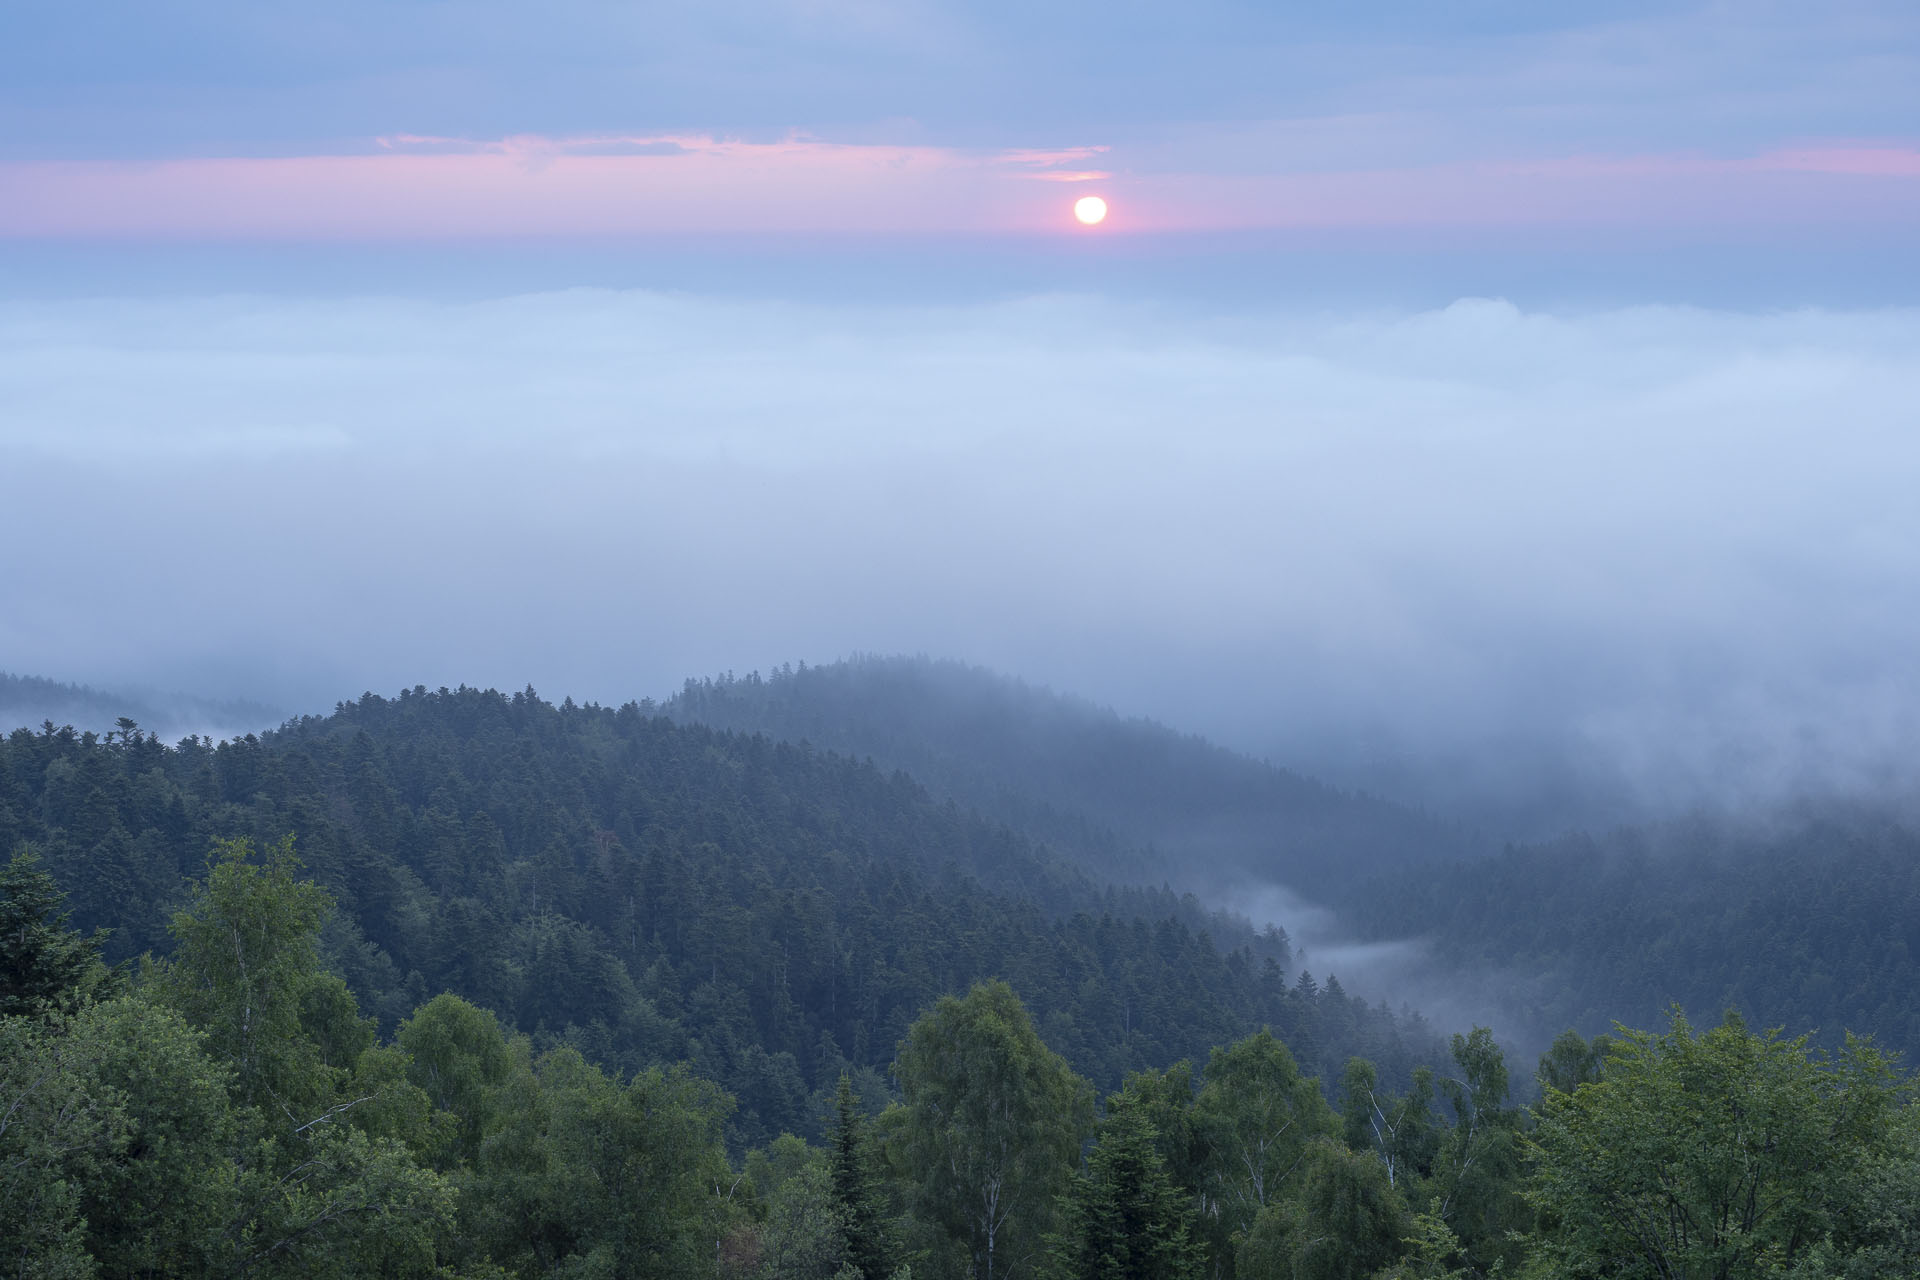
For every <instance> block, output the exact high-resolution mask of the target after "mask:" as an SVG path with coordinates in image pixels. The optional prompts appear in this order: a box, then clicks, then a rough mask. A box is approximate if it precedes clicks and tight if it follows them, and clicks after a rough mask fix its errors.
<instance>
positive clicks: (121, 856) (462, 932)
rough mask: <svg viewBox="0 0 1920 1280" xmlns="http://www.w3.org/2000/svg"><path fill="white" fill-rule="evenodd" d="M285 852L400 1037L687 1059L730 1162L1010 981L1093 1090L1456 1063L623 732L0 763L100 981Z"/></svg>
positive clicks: (529, 717)
mask: <svg viewBox="0 0 1920 1280" xmlns="http://www.w3.org/2000/svg"><path fill="white" fill-rule="evenodd" d="M288 834H291V835H292V836H293V838H294V848H295V849H296V850H297V852H298V854H299V856H300V858H301V859H302V860H303V862H304V863H305V865H306V866H307V868H308V870H309V874H310V875H311V876H312V877H313V879H314V880H315V881H316V882H317V883H318V884H320V885H321V886H322V887H324V888H325V889H326V890H327V891H328V892H329V893H330V894H331V895H332V896H333V898H334V899H335V901H336V902H337V903H338V904H339V910H338V913H337V914H336V916H335V917H334V918H333V921H332V923H331V924H330V925H329V927H328V931H327V934H326V936H325V938H324V940H323V941H324V946H325V954H326V956H327V959H328V962H329V964H331V965H332V966H333V967H334V969H335V970H336V971H337V972H339V973H340V974H341V975H342V976H343V977H345V979H346V980H347V982H348V983H349V985H350V987H351V988H352V990H353V991H354V993H355V995H356V998H357V999H358V1000H359V1001H360V1002H361V1004H362V1006H363V1007H364V1008H365V1009H367V1010H368V1011H369V1012H370V1013H372V1014H373V1015H374V1016H376V1018H377V1019H378V1020H379V1023H380V1025H381V1027H382V1028H383V1029H390V1028H391V1027H392V1026H393V1025H395V1023H396V1022H397V1021H398V1020H399V1019H400V1018H401V1017H403V1016H404V1015H405V1014H406V1013H407V1012H408V1011H409V1010H411V1009H412V1008H413V1007H415V1006H416V1005H417V1004H418V1003H419V1002H420V1001H421V1000H423V999H424V998H426V997H427V996H429V995H431V994H434V993H437V992H440V991H450V992H453V993H455V994H458V995H460V996H462V997H464V998H466V999H469V1000H472V1001H474V1002H476V1003H478V1004H480V1005H483V1006H485V1007H486V1008H489V1009H492V1010H495V1011H497V1012H498V1014H499V1015H500V1016H501V1017H502V1018H504V1019H506V1021H507V1022H508V1024H509V1026H511V1027H513V1028H515V1029H518V1030H522V1031H525V1032H526V1033H528V1034H529V1035H531V1036H532V1037H534V1040H535V1042H536V1043H537V1044H539V1045H541V1046H543V1047H544V1046H546V1045H548V1044H551V1043H558V1042H562V1041H564V1042H565V1043H568V1044H572V1045H574V1046H575V1047H577V1048H579V1049H580V1050H581V1051H582V1052H583V1053H585V1054H586V1055H587V1056H588V1057H589V1058H590V1059H592V1060H593V1061H595V1062H597V1063H600V1064H602V1065H605V1066H607V1067H608V1068H609V1069H619V1070H632V1069H636V1068H638V1067H641V1066H644V1065H646V1064H649V1063H654V1062H660V1061H680V1060H686V1061H689V1062H690V1063H692V1064H693V1067H694V1069H695V1070H696V1071H697V1072H698V1073H699V1074H700V1075H702V1076H703V1077H704V1078H707V1079H710V1080H713V1081H715V1082H717V1083H719V1084H721V1085H722V1086H724V1087H725V1088H726V1089H727V1090H728V1091H729V1092H730V1093H731V1094H732V1095H733V1096H734V1098H735V1099H736V1100H737V1104H738V1105H737V1108H736V1110H735V1111H734V1113H733V1115H732V1117H731V1118H730V1120H729V1122H728V1123H729V1134H730V1139H731V1140H732V1141H733V1143H734V1145H735V1146H736V1148H738V1147H740V1146H742V1145H748V1144H753V1143H757V1142H760V1141H764V1140H765V1139H766V1138H769V1137H771V1136H774V1135H777V1134H778V1133H780V1132H781V1131H783V1130H789V1131H792V1132H795V1133H801V1134H808V1135H817V1134H818V1132H819V1131H820V1130H819V1126H820V1124H821V1123H822V1117H823V1116H824V1114H825V1107H826V1102H827V1101H828V1099H829V1097H830V1094H831V1091H832V1089H833V1087H834V1083H835V1081H836V1080H837V1078H838V1077H839V1075H840V1074H841V1073H842V1072H843V1071H852V1072H854V1073H855V1078H856V1080H857V1081H858V1082H859V1083H860V1085H861V1088H862V1092H863V1093H865V1094H866V1095H867V1096H869V1097H871V1098H873V1099H874V1100H875V1101H876V1102H877V1101H878V1100H879V1099H880V1097H881V1096H882V1095H883V1094H884V1091H885V1089H884V1085H883V1084H882V1083H881V1080H880V1077H879V1076H878V1075H877V1074H876V1073H877V1072H879V1071H880V1070H881V1069H883V1068H884V1067H885V1065H886V1063H887V1062H888V1061H890V1060H891V1058H892V1056H893V1050H894V1045H895V1043H896V1042H897V1041H898V1040H899V1038H900V1037H901V1036H902V1035H903V1034H904V1033H905V1030H906V1027H907V1025H908V1023H909V1022H911V1020H912V1019H913V1018H914V1017H915V1016H916V1015H917V1014H918V1013H919V1011H920V1010H921V1009H922V1008H924V1007H925V1006H926V1005H927V1004H928V1003H930V1002H931V1001H932V1000H934V999H936V998H937V997H938V996H940V995H941V994H944V993H948V992H953V991H959V990H964V989H966V987H967V986H968V985H969V984H970V983H972V982H973V981H975V980H977V979H981V978H986V977H999V978H1003V979H1005V980H1007V981H1009V982H1012V983H1014V984H1015V985H1016V986H1017V987H1018V988H1019V990H1021V991H1022V993H1023V994H1024V997H1025V998H1026V999H1027V1000H1028V1001H1029V1002H1030V1003H1031V1006H1032V1009H1033V1012H1034V1016H1035V1017H1036V1018H1037V1019H1038V1021H1039V1023H1040V1025H1041V1026H1042V1027H1043V1028H1044V1030H1045V1032H1046V1034H1047V1036H1048V1038H1049V1042H1050V1043H1052V1044H1054V1045H1055V1046H1056V1048H1057V1049H1058V1050H1059V1051H1060V1052H1062V1053H1063V1054H1065V1055H1066V1057H1067V1058H1068V1060H1069V1061H1070V1062H1072V1063H1073V1065H1074V1067H1075V1069H1076V1070H1079V1071H1080V1072H1082V1073H1083V1074H1085V1075H1087V1076H1088V1077H1089V1078H1091V1079H1093V1080H1094V1081H1096V1082H1097V1083H1099V1084H1100V1085H1102V1086H1103V1087H1113V1086H1117V1085H1118V1084H1119V1082H1120V1081H1121V1079H1122V1078H1123V1077H1124V1076H1125V1074H1126V1073H1127V1072H1129V1071H1133V1070H1139V1069H1143V1068H1147V1067H1158V1066H1164V1065H1166V1064H1167V1063H1169V1062H1173V1061H1175V1060H1177V1059H1180V1058H1183V1057H1190V1056H1193V1055H1195V1054H1199V1053H1203V1052H1204V1051H1205V1050H1206V1048H1207V1047H1208V1046H1210V1045H1213V1044H1217V1043H1221V1042H1224V1041H1227V1040H1230V1039H1233V1038H1235V1037H1237V1036H1239V1035H1242V1034H1245V1033H1246V1032H1248V1031H1250V1030H1253V1029H1255V1028H1258V1027H1261V1026H1271V1027H1273V1028H1274V1029H1275V1030H1276V1032H1279V1033H1282V1034H1284V1035H1285V1036H1286V1038H1287V1040H1288V1042H1289V1043H1290V1044H1291V1045H1293V1046H1294V1047H1295V1050H1296V1052H1297V1053H1298V1055H1299V1057H1300V1059H1301V1061H1302V1062H1303V1063H1305V1064H1306V1067H1307V1069H1308V1070H1309V1071H1311V1072H1313V1073H1315V1074H1316V1075H1318V1076H1320V1077H1321V1078H1323V1079H1329V1080H1330V1079H1332V1078H1333V1077H1334V1076H1335V1075H1337V1073H1338V1071H1339V1070H1340V1068H1341V1065H1342V1064H1343V1063H1344V1062H1345V1061H1346V1059H1347V1058H1348V1057H1350V1056H1353V1055H1356V1054H1358V1055H1360V1056H1364V1057H1367V1058H1369V1059H1372V1060H1374V1061H1376V1062H1378V1063H1380V1065H1381V1067H1382V1069H1383V1070H1384V1071H1385V1072H1387V1073H1388V1075H1389V1077H1390V1078H1392V1079H1395V1080H1402V1081H1403V1080H1405V1079H1407V1078H1408V1076H1409V1073H1410V1072H1411V1071H1412V1070H1413V1069H1414V1067H1415V1066H1416V1065H1417V1064H1418V1063H1419V1062H1420V1061H1423V1060H1428V1059H1431V1058H1432V1057H1433V1055H1434V1053H1435V1052H1436V1046H1437V1044H1438V1040H1437V1037H1436V1035H1435V1033H1434V1032H1433V1031H1432V1030H1431V1029H1430V1028H1428V1027H1427V1026H1426V1025H1425V1023H1424V1022H1423V1021H1422V1020H1421V1019H1419V1017H1418V1016H1417V1015H1403V1016H1396V1015H1394V1014H1392V1013H1389V1012H1388V1011H1387V1010H1386V1009H1385V1008H1382V1007H1380V1006H1379V1005H1369V1004H1366V1003H1364V1002H1362V1001H1360V1000H1358V999H1356V998H1353V997H1350V996H1349V995H1347V993H1346V992H1345V991H1343V990H1342V988H1341V986H1340V984H1339V982H1338V978H1337V975H1332V974H1323V975H1320V977H1319V978H1318V979H1316V978H1315V977H1314V976H1313V975H1311V974H1304V973H1298V972H1294V971H1292V970H1291V968H1290V964H1289V961H1290V952H1289V948H1288V943H1287V940H1286V938H1285V936H1284V935H1283V934H1281V933H1279V932H1278V931H1275V930H1266V931H1260V932H1256V931H1254V930H1253V929H1251V928H1250V927H1249V926H1248V925H1247V924H1246V923H1245V922H1244V921H1237V920H1235V919H1233V918H1231V917H1226V916H1220V915H1216V914H1213V913H1209V912H1207V911H1205V910H1204V909H1202V908H1201V907H1200V906H1199V904H1198V903H1196V902H1195V901H1194V900H1193V899H1191V898H1188V897H1183V896H1178V895H1175V894H1173V893H1171V892H1168V891H1166V890H1151V889H1128V888H1124V887H1115V886H1112V885H1103V884H1100V883H1098V882H1096V881H1095V880H1093V879H1092V878H1090V877H1089V876H1087V875H1086V874H1085V873H1083V872H1081V871H1079V870H1076V869H1075V868H1074V867H1072V866H1070V865H1068V864H1067V863H1065V862H1063V861H1061V860H1060V859H1058V858H1056V857H1054V856H1052V855H1051V854H1050V853H1049V851H1048V850H1047V849H1046V848H1045V847H1044V846H1040V845H1036V844H1035V843H1033V842H1031V841H1029V840H1027V839H1025V838H1024V837H1022V836H1020V835H1018V834H1016V833H1015V832H1013V831H1011V830H1009V829H1008V828H1006V827H1005V826H1003V825H999V824H995V823H992V822H989V821H986V820H984V819H981V818H978V817H975V816H973V815H972V814H970V813H968V812H966V811H963V810H961V809H959V808H957V807H955V806H953V805H951V804H944V803H939V802H936V801H935V800H933V799H932V798H930V797H929V796H928V794H927V793H926V792H925V791H924V790H923V789H922V788H921V787H920V786H919V785H918V784H917V783H916V782H914V781H913V780H911V779H909V778H907V777H906V776H905V775H903V774H891V775H889V774H884V773H882V772H881V771H880V770H878V769H877V768H875V767H874V766H873V765H871V764H868V763H855V762H853V761H851V760H848V759H846V758H844V757H840V756H836V755H832V754H826V753H818V752H814V751H811V750H808V749H805V748H801V747H795V746H789V745H782V744H777V743H774V742H771V741H769V740H767V739H766V738H763V737H743V736H740V735H734V734H725V733H720V732H716V731H714V730H711V729H706V728H702V727H698V726H682V725H676V724H674V723H672V722H670V721H668V720H666V719H664V718H662V717H658V716H648V715H646V714H644V713H643V712H642V711H641V710H640V709H639V708H638V707H635V706H632V705H629V706H627V707H623V708H621V709H619V710H611V709H606V708H598V707H581V706H576V705H574V704H572V703H571V702H565V703H562V704H561V705H559V706H557V707H556V706H553V705H551V704H548V703H546V702H544V701H542V700H540V699H539V698H538V697H536V696H534V695H532V694H531V692H523V693H520V694H516V695H513V696H512V697H507V696H503V695H501V694H498V693H492V692H480V691H477V690H470V689H462V690H457V691H441V692H438V693H429V692H427V691H426V690H412V691H408V692H405V693H403V694H402V695H401V696H400V697H398V698H395V699H384V698H378V697H373V696H368V697H365V698H362V699H361V700H359V701H358V702H355V703H351V704H346V705H343V706H341V707H340V708H339V709H338V710H337V711H336V712H335V713H334V714H333V715H331V716H328V717H324V718H310V719H307V720H302V721H298V722H294V723H290V724H289V725H287V726H286V727H285V728H283V729H282V730H280V731H278V732H275V733H272V734H269V735H267V736H266V737H265V738H256V737H252V736H249V737H247V738H243V739H239V740H230V741H226V742H222V743H220V744H218V745H215V744H212V743H208V742H206V741H204V740H198V739H192V740H188V741H185V742H183V743H181V744H180V745H179V746H177V747H168V746H166V745H165V744H163V743H160V742H158V741H156V740H155V739H154V738H152V737H151V736H149V735H146V734H144V733H143V732H142V731H140V730H139V729H138V727H137V726H129V727H127V728H124V729H119V730H115V731H112V732H110V733H108V734H106V735H104V736H100V737H96V736H94V735H91V734H76V733H73V732H71V731H67V730H59V729H52V728H50V727H49V728H43V729H41V730H40V731H38V732H31V731H26V730H20V731H16V732H15V733H13V734H12V735H10V736H9V737H8V738H7V739H6V740H5V742H4V744H0V847H9V848H10V847H12V846H13V845H15V844H17V843H19V842H23V841H24V842H28V843H30V844H32V845H33V846H34V847H36V848H38V849H39V850H41V852H42V854H43V856H44V857H45V859H46V862H47V865H48V866H49V867H50V868H51V869H52V871H53V873H54V875H55V876H56V878H57V879H58V880H59V882H60V883H61V884H62V886H63V887H64V888H65V889H66V890H67V891H68V892H69V893H70V895H71V898H70V904H71V908H72V911H73V916H74V919H75V920H76V922H78V923H79V924H80V925H81V926H82V927H83V928H87V929H93V928H97V927H105V928H109V929H111V930H112V933H111V936H110V937H109V939H108V941H107V955H108V958H109V959H111V960H120V959H125V958H128V957H132V956H135V955H138V954H140V953H143V952H147V951H154V952H164V951H165V949H166V947H167V932H166V928H167V920H168V912H169V908H170V906H171V905H173V904H175V903H177V902H178V901H179V900H180V898H181V895H182V894H183V893H184V892H185V886H186V885H187V884H188V883H189V882H190V881H191V880H192V879H193V878H194V877H195V876H197V875H198V874H200V873H201V872H202V871H203V870H204V866H203V859H204V857H205V854H206V850H207V849H208V847H209V846H210V843H211V841H213V840H215V839H220V838H228V837H234V836H245V837H249V838H252V839H254V840H256V841H258V842H259V843H261V844H262V845H265V844H267V843H270V842H273V841H275V840H278V839H280V838H281V837H282V836H285V835H288Z"/></svg>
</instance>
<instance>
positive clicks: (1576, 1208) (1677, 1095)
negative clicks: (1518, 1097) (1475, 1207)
mask: <svg viewBox="0 0 1920 1280" xmlns="http://www.w3.org/2000/svg"><path fill="white" fill-rule="evenodd" d="M1895 1098H1896V1090H1895V1083H1894V1079H1893V1076H1892V1073H1891V1071H1890V1069H1889V1067H1888V1064H1887V1062H1886V1060H1885V1059H1884V1058H1883V1057H1882V1056H1881V1055H1880V1054H1878V1053H1877V1052H1875V1051H1873V1050H1872V1049H1871V1048H1869V1047H1867V1046H1865V1045H1862V1044H1859V1043H1858V1042H1849V1044H1848V1046H1847V1049H1846V1050H1845V1052H1843V1053H1842V1054H1841V1055H1840V1056H1839V1057H1838V1058H1835V1059H1830V1058H1827V1057H1826V1056H1824V1055H1814V1054H1809V1052H1808V1050H1807V1042H1806V1039H1805V1037H1801V1038H1799V1039H1795V1040H1781V1039H1779V1038H1778V1037H1777V1035H1775V1034H1773V1033H1769V1034H1767V1035H1764V1036H1762V1035H1755V1034H1753V1033H1752V1032H1750V1031H1748V1030H1747V1028H1746V1026H1745V1025H1744V1024H1743V1023H1742V1022H1741V1021H1740V1020H1739V1019H1738V1018H1737V1017H1736V1016H1734V1015H1732V1014H1729V1015H1728V1017H1727V1020H1726V1021H1725V1022H1723V1023H1722V1024H1721V1025H1720V1026H1719V1027H1716V1028H1714V1029H1712V1030H1710V1031H1707V1032H1705V1033H1702V1034H1699V1035H1696V1034H1695V1033H1694V1031H1693V1029H1692V1027H1691V1026H1689V1025H1688V1023H1687V1021H1686V1019H1685V1018H1683V1017H1682V1016H1680V1015H1679V1014H1678V1013H1675V1014H1674V1015H1673V1017H1672V1020H1671V1023H1670V1025H1669V1028H1668V1030H1667V1031H1666V1033H1665V1034H1662V1035H1654V1034H1651V1033H1648V1032H1641V1031H1624V1030H1623V1031H1622V1032H1621V1034H1620V1037H1619V1038H1618V1039H1617V1040H1615V1041H1614V1042H1613V1044H1612V1047H1611V1051H1610V1053H1609V1054H1608V1057H1607V1059H1606V1063H1605V1068H1604V1071H1603V1073H1602V1075H1601V1078H1600V1080H1599V1081H1598V1082H1589V1083H1583V1084H1581V1085H1579V1086H1578V1087H1577V1088H1575V1089H1574V1090H1573V1092H1571V1093H1566V1092H1562V1091H1559V1090H1555V1089H1549V1090H1548V1092H1547V1094H1546V1097H1545V1099H1544V1101H1543V1104H1542V1117H1541V1121H1540V1125H1539V1128H1538V1130H1537V1132H1536V1134H1535V1137H1534V1144H1535V1150H1536V1152H1537V1156H1538V1172H1537V1173H1536V1175H1535V1177H1534V1180H1533V1183H1532V1186H1531V1188H1530V1190H1529V1192H1528V1194H1529V1198H1530V1199H1531V1200H1532V1201H1533V1203H1534V1204H1535V1205H1536V1206H1538V1207H1539V1209H1540V1210H1541V1213H1542V1216H1543V1218H1544V1219H1545V1220H1546V1222H1547V1223H1548V1224H1549V1225H1548V1227H1547V1228H1546V1229H1545V1230H1543V1231H1542V1233H1541V1248H1540V1252H1541V1256H1542V1257H1543V1258H1545V1259H1547V1260H1549V1261H1551V1262H1553V1263H1555V1264H1557V1265H1559V1266H1562V1267H1564V1268H1565V1269H1566V1271H1567V1273H1568V1274H1573V1275H1586V1274H1608V1275H1642V1274H1645V1275H1660V1276H1687V1277H1692V1276H1702V1277H1704V1276H1715V1277H1745V1276H1762V1275H1770V1274H1774V1273H1775V1272H1776V1271H1779V1270H1782V1269H1785V1268H1788V1267H1791V1266H1793V1265H1794V1264H1795V1263H1796V1261H1797V1260H1800V1259H1803V1258H1804V1257H1805V1256H1806V1255H1807V1254H1808V1251H1809V1250H1811V1249H1812V1247H1813V1246H1814V1245H1815V1244H1816V1243H1819V1242H1822V1241H1828V1242H1829V1243H1832V1242H1833V1241H1834V1240H1835V1239H1836V1237H1837V1238H1838V1246H1837V1247H1839V1248H1840V1249H1841V1250H1842V1251H1843V1252H1844V1251H1845V1250H1846V1249H1847V1248H1848V1247H1849V1246H1848V1243H1847V1241H1846V1239H1845V1237H1846V1235H1847V1234H1848V1232H1849V1231H1850V1230H1852V1228H1851V1227H1850V1226H1849V1223H1850V1220H1851V1206H1853V1205H1855V1204H1856V1203H1858V1202H1859V1201H1860V1199H1861V1197H1862V1196H1863V1194H1864V1189H1865V1188H1866V1187H1868V1186H1869V1185H1870V1184H1871V1182H1872V1180H1873V1177H1874V1176H1875V1172H1874V1171H1875V1169H1876V1168H1877V1167H1879V1165H1878V1163H1877V1162H1879V1161H1881V1159H1882V1153H1883V1151H1884V1150H1885V1149H1886V1147H1887V1144H1888V1142H1889V1138H1890V1134H1891V1133H1892V1128H1891V1121H1892V1118H1893V1115H1894V1103H1895ZM1910 1261H1920V1259H1912V1260H1910Z"/></svg>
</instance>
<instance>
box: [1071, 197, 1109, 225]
mask: <svg viewBox="0 0 1920 1280" xmlns="http://www.w3.org/2000/svg"><path fill="white" fill-rule="evenodd" d="M1073 216H1074V217H1076V218H1078V219H1080V222H1081V224H1082V225H1084V226H1089V227H1090V226H1092V225H1093V224H1094V223H1096V222H1099V221H1100V220H1101V219H1102V218H1105V217H1106V216H1107V202H1106V201H1105V200H1102V199H1101V198H1100V197H1099V196H1081V197H1080V198H1079V199H1078V200H1075V201H1074V202H1073Z"/></svg>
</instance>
